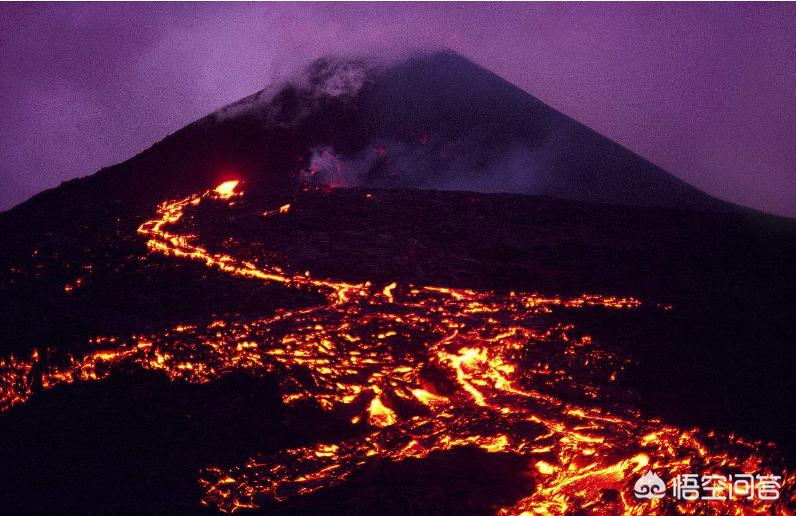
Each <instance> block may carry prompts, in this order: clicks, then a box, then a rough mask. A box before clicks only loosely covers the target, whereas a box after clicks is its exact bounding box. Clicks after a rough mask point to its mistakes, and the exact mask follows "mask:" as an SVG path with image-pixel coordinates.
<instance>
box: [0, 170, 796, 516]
mask: <svg viewBox="0 0 796 516" xmlns="http://www.w3.org/2000/svg"><path fill="white" fill-rule="evenodd" d="M239 186H240V185H239V183H238V182H236V181H228V182H225V183H223V184H222V185H220V186H219V187H218V188H216V189H215V190H211V191H208V192H206V193H204V194H201V195H198V194H197V195H192V196H190V197H187V198H185V199H180V200H176V201H169V202H165V203H163V204H161V205H160V206H159V208H158V216H157V218H155V219H152V220H149V221H147V222H145V223H143V224H142V225H141V226H140V228H139V229H138V232H139V234H141V235H143V236H144V237H146V238H147V245H148V247H149V249H150V250H151V251H152V252H154V253H160V254H163V255H166V256H175V257H180V258H189V259H192V260H197V261H199V262H201V263H204V264H205V265H206V266H207V267H211V268H216V269H219V270H221V271H223V272H225V273H227V274H231V275H235V276H241V277H244V278H250V279H252V280H255V281H266V282H278V283H280V284H283V285H285V286H286V287H289V288H302V289H311V290H313V291H315V292H317V293H318V294H320V295H321V296H322V298H323V299H324V302H322V303H320V304H318V305H316V306H312V307H309V308H306V309H302V310H295V311H287V310H284V311H280V312H278V313H277V314H276V315H274V316H271V317H267V318H261V319H254V320H249V321H246V322H241V321H237V320H235V321H233V320H229V321H225V320H219V321H215V322H213V323H211V324H209V325H207V326H206V327H204V328H197V327H195V326H178V327H176V328H173V329H170V330H167V331H163V332H159V333H156V334H153V335H146V336H133V337H130V338H128V339H119V340H113V341H111V340H102V339H101V340H100V343H101V344H104V345H105V347H106V348H107V349H105V350H103V351H97V352H93V353H89V354H87V355H85V356H83V357H81V358H79V359H72V360H71V362H70V363H69V365H68V366H64V367H61V368H60V369H55V368H52V367H50V368H48V369H47V370H46V371H43V372H39V373H35V372H34V371H36V370H38V369H40V368H39V367H36V364H37V363H38V361H39V357H38V354H34V355H33V356H32V357H31V358H30V360H17V359H14V358H13V357H12V358H11V359H10V360H7V361H4V362H2V366H1V367H2V376H1V377H0V381H1V382H2V383H0V387H2V390H1V391H0V393H1V394H2V399H1V400H0V401H1V402H2V405H0V406H2V407H3V408H7V407H9V406H11V405H13V404H16V403H22V402H24V401H25V400H26V399H28V398H29V397H30V396H31V395H32V393H33V389H32V388H31V386H32V385H33V383H35V382H34V378H33V377H34V375H35V374H39V375H40V378H39V380H40V383H41V385H42V386H43V387H44V388H49V387H51V386H53V385H56V384H59V383H64V382H72V381H76V380H92V379H98V378H102V377H104V376H106V375H107V374H109V373H108V372H107V371H109V370H110V368H109V367H108V365H112V364H116V365H126V366H129V367H142V368H146V369H158V370H161V371H163V372H164V373H165V374H167V375H168V376H169V377H170V378H171V379H173V380H182V381H188V382H209V381H213V380H214V379H216V378H219V377H220V376H222V375H224V374H227V373H229V372H231V371H235V370H241V369H245V370H251V371H253V372H254V371H264V372H273V373H274V375H275V376H276V378H277V380H278V382H279V385H280V389H281V393H282V398H283V402H284V403H286V404H294V403H296V402H297V401H299V400H309V401H314V402H316V403H317V404H318V405H319V406H320V407H321V408H322V409H324V410H327V411H330V412H333V413H334V414H337V415H339V416H340V417H345V418H348V419H350V421H351V425H352V433H351V435H352V436H355V437H351V438H350V439H347V440H343V441H340V442H333V443H328V442H327V443H317V444H315V445H314V446H309V447H301V448H293V449H285V450H282V451H280V452H279V453H276V454H272V455H263V456H255V457H252V458H250V459H249V460H248V461H246V462H244V463H242V464H239V465H237V466H232V467H226V466H225V467H221V466H213V465H210V466H208V467H206V468H204V469H203V470H202V471H201V472H200V480H199V482H200V484H201V487H202V489H203V491H204V496H203V498H202V500H201V502H202V503H203V504H205V505H209V506H212V507H216V508H218V509H219V510H221V511H225V512H232V511H236V510H238V509H242V508H250V507H256V506H257V505H258V500H263V499H267V498H271V499H273V500H276V501H283V500H286V499H289V498H291V497H295V496H301V495H303V494H307V493H311V492H314V491H317V490H319V489H323V488H325V487H329V486H331V485H334V484H336V483H339V482H341V481H343V480H345V479H346V478H348V477H349V476H351V474H352V473H354V472H355V471H357V470H358V469H360V468H362V467H363V466H364V465H365V464H367V463H369V462H371V461H374V460H379V459H381V460H385V459H386V460H393V461H399V460H405V459H418V458H423V457H425V456H427V455H428V454H429V453H431V452H435V451H444V450H450V449H452V448H456V447H462V446H471V447H479V448H481V449H483V450H485V451H486V452H495V453H497V452H500V453H510V454H515V455H518V456H520V457H523V458H524V459H525V460H527V464H528V473H529V485H528V494H527V496H526V497H524V498H522V499H520V500H518V501H517V502H516V503H515V504H514V505H512V506H510V507H503V508H499V509H498V512H499V513H502V514H519V513H527V514H565V513H570V512H575V511H578V510H580V511H586V512H597V513H611V514H639V515H641V514H649V513H652V512H670V511H671V512H695V511H701V512H703V513H705V514H725V513H732V514H747V513H758V514H759V513H768V512H772V511H773V512H778V513H785V512H787V510H788V509H787V505H788V504H793V503H794V501H796V494H795V493H796V492H795V491H794V477H793V475H791V474H789V473H785V476H784V478H783V480H782V490H781V492H782V496H781V498H780V500H779V501H776V502H773V503H772V502H769V501H763V500H758V499H755V500H746V499H744V500H731V501H693V502H680V503H679V504H677V503H675V502H674V501H673V500H672V499H671V497H667V498H664V499H656V500H650V501H644V502H642V501H637V500H635V499H634V498H633V484H634V482H635V480H636V479H637V478H639V477H640V476H641V475H642V474H644V473H646V472H649V471H654V472H656V473H658V474H660V475H661V476H662V477H663V478H664V479H665V480H666V481H667V482H668V484H669V487H671V483H672V481H673V479H674V477H675V475H678V474H681V473H720V474H729V473H736V472H744V473H754V474H757V473H760V474H770V473H774V474H782V473H783V472H776V471H771V469H770V466H769V465H768V462H767V461H768V458H769V457H768V451H767V450H766V449H765V447H764V446H762V445H761V444H760V443H750V442H747V441H744V440H742V439H740V438H736V437H732V436H729V437H719V436H716V435H714V434H713V433H705V432H701V431H699V430H697V429H691V430H684V429H680V428H677V427H674V426H671V425H667V424H665V423H663V422H661V421H659V420H655V419H644V418H642V417H641V416H640V414H639V413H638V412H635V411H633V410H632V409H631V408H623V409H622V408H619V409H617V408H613V409H611V410H610V411H609V410H606V409H604V408H602V406H605V405H606V404H605V403H601V402H600V400H604V399H607V398H611V399H613V398H612V397H614V394H612V393H613V392H614V391H612V390H611V388H610V387H609V386H610V385H611V383H612V382H613V381H614V380H615V379H616V375H617V374H618V373H621V371H622V370H623V368H625V367H626V366H627V365H628V361H627V360H626V359H624V358H623V357H621V356H619V355H617V354H616V353H612V352H609V351H608V350H606V349H603V348H601V347H599V346H597V345H596V344H595V343H593V342H592V340H591V339H590V338H589V337H586V336H580V337H576V336H575V332H574V331H573V328H572V326H571V325H565V324H562V323H560V322H557V321H556V315H557V314H559V313H560V311H561V310H565V309H566V310H578V309H581V308H583V307H585V306H590V307H597V308H600V309H605V310H620V311H622V310H633V309H635V308H636V307H637V306H639V304H640V303H639V302H638V301H637V300H635V299H623V298H614V297H604V296H599V295H583V296H580V297H576V298H568V299H567V298H560V297H542V296H539V295H536V294H522V293H512V294H509V295H497V294H495V293H492V292H478V291H472V290H465V289H450V288H439V287H430V286H425V287H422V286H421V287H414V286H402V285H397V284H395V283H392V284H390V285H387V286H385V287H383V288H382V289H376V288H374V287H373V286H372V285H371V284H370V283H362V284H349V283H345V282H338V281H333V280H327V279H317V278H314V277H312V276H311V275H309V274H307V273H305V274H290V273H287V272H285V271H284V270H283V269H282V268H280V267H278V266H276V265H268V264H266V265H260V264H256V263H253V262H252V261H244V260H239V259H237V258H235V257H234V256H232V255H228V254H223V253H219V252H211V251H210V250H208V249H206V248H205V247H202V246H201V245H200V244H199V243H198V241H197V240H198V238H197V237H196V236H195V235H191V234H184V233H180V232H179V229H178V228H179V225H180V224H181V223H182V222H183V221H184V220H185V219H186V218H190V216H191V213H192V212H193V210H198V209H200V206H201V205H202V204H203V203H213V204H216V205H218V204H219V203H221V204H223V203H227V204H230V205H232V204H234V203H235V202H236V201H237V200H238V198H239V197H241V196H242V193H241V192H240V191H239V189H238V187H239ZM308 195H310V194H308ZM294 209H295V207H294V206H292V205H284V206H282V207H281V208H279V209H276V210H266V211H264V212H262V215H263V216H265V217H279V216H289V213H291V212H292V210H294ZM297 371H304V372H305V373H306V374H294V373H295V372H297ZM564 395H565V396H564ZM573 399H576V400H580V401H578V403H575V402H573V401H571V400H573ZM616 400H618V401H624V402H625V403H624V404H625V405H627V403H626V399H623V398H621V397H619V398H616ZM616 400H614V401H616ZM613 405H617V404H616V403H614V404H613ZM363 425H365V427H366V428H367V429H368V430H367V431H366V432H364V434H363V432H362V431H361V429H362V428H363ZM355 429H359V430H356V431H355ZM682 504H684V505H682Z"/></svg>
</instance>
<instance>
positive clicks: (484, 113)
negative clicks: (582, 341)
mask: <svg viewBox="0 0 796 516" xmlns="http://www.w3.org/2000/svg"><path fill="white" fill-rule="evenodd" d="M324 154H326V155H327V156H329V158H330V160H331V161H332V163H329V162H328V161H329V160H326V162H324V159H320V160H315V164H316V167H315V168H316V169H320V170H317V171H318V172H319V180H320V181H329V182H333V183H335V184H342V185H348V186H389V187H408V188H427V189H445V190H468V191H480V192H510V193H525V194H532V195H551V196H556V197H561V198H566V199H573V200H584V201H591V202H601V203H611V204H625V205H637V206H658V207H670V208H684V209H696V210H728V209H732V208H733V206H732V205H730V204H729V203H726V202H724V201H720V200H718V199H715V198H713V197H710V196H709V195H707V194H705V193H703V192H700V191H699V190H697V189H696V188H694V187H692V186H690V185H688V184H687V183H685V182H684V181H681V180H679V179H677V178H675V177H674V176H672V175H671V174H668V173H667V172H665V171H663V170H661V169H660V168H659V167H656V166H655V165H653V164H651V163H650V162H648V161H646V160H645V159H643V158H641V157H639V156H637V155H635V154H633V153H632V152H630V151H629V150H627V149H625V148H624V147H622V146H620V145H618V144H616V143H614V142H612V141H610V140H609V139H607V138H605V137H603V136H601V135H599V134H598V133H596V132H594V131H592V130H591V129H589V128H587V127H586V126H584V125H582V124H580V123H578V122H576V121H574V120H572V119H571V118H569V117H567V116H565V115H563V114H561V113H559V112H557V111H555V110H554V109H552V108H550V107H549V106H547V105H545V104H544V103H542V102H541V101H539V100H538V99H536V98H534V97H533V96H531V95H530V94H528V93H526V92H524V91H522V90H521V89H519V88H517V87H516V86H514V85H512V84H510V83H509V82H507V81H505V80H504V79H502V78H500V77H499V76H497V75H495V74H494V73H492V72H490V71H488V70H486V69H484V68H482V67H480V66H478V65H475V64H473V63H472V62H470V61H468V60H467V59H465V58H463V57H461V56H459V55H456V54H453V53H449V52H440V53H435V54H430V55H422V56H417V57H413V58H409V59H407V60H406V61H404V62H401V63H399V64H394V65H390V66H383V65H373V64H370V63H368V62H367V61H356V60H345V59H333V58H327V59H321V60H318V61H316V62H314V63H313V64H312V65H311V66H310V67H308V69H307V70H306V71H305V74H304V75H303V76H300V77H299V78H297V79H295V80H293V81H288V82H287V83H286V84H284V85H282V86H280V87H272V88H270V89H269V90H264V91H261V92H259V93H257V94H255V95H253V96H251V97H249V98H247V99H244V100H242V101H240V102H238V103H235V104H233V105H231V106H227V107H226V108H223V109H221V110H219V111H218V112H216V113H214V114H212V115H210V116H208V117H206V118H204V119H202V120H199V121H197V122H195V123H193V124H191V125H189V126H187V127H185V128H184V129H182V130H180V131H178V132H176V133H175V134H173V135H171V136H169V137H167V138H165V139H164V140H163V141H161V142H159V143H157V144H155V145H154V146H152V147H151V148H150V149H147V150H146V151H144V152H142V153H141V154H139V155H138V156H136V157H134V158H132V159H130V160H128V161H126V162H124V163H121V164H119V165H116V166H113V167H109V168H107V169H103V170H101V171H100V172H99V173H97V174H95V175H94V176H91V177H89V178H83V179H78V180H74V181H70V182H67V183H65V184H64V185H62V186H61V187H59V188H58V189H55V190H51V191H47V192H44V193H42V194H39V195H37V196H35V197H34V198H33V199H31V200H30V201H29V203H33V204H35V203H37V202H39V201H40V200H42V199H46V200H47V202H49V203H52V202H55V203H60V202H66V203H69V204H75V203H76V202H77V203H79V202H80V200H81V199H86V200H87V201H88V200H94V199H96V197H98V196H102V197H103V198H105V199H108V200H111V199H115V200H127V199H131V200H133V201H140V200H143V199H146V200H155V199H162V198H164V197H169V196H175V195H179V194H183V193H186V192H189V191H196V190H200V189H203V188H207V187H209V186H210V185H211V184H215V183H217V182H218V180H219V178H220V177H221V176H223V174H224V172H231V173H234V174H235V175H236V176H243V177H258V178H260V179H262V178H264V177H265V178H268V179H269V180H273V181H283V180H285V179H287V178H290V177H295V176H297V175H298V174H299V173H300V172H301V171H302V170H304V171H307V170H308V169H309V168H310V167H311V165H312V164H313V158H314V157H317V156H319V155H320V156H321V158H323V155H324ZM61 199H68V200H67V201H62V200H61ZM20 209H24V207H21V208H20Z"/></svg>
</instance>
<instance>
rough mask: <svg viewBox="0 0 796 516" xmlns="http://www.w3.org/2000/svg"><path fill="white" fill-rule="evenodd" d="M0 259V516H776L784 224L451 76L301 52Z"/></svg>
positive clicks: (782, 506)
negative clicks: (753, 483) (726, 488)
mask: <svg viewBox="0 0 796 516" xmlns="http://www.w3.org/2000/svg"><path fill="white" fill-rule="evenodd" d="M0 242H1V243H2V247H3V249H4V251H5V252H4V253H3V256H2V257H1V258H0V302H1V303H2V306H0V308H1V309H0V321H1V322H2V326H3V329H4V332H3V336H2V337H1V338H0V435H2V437H3V442H4V443H14V444H13V446H11V445H7V446H5V447H3V448H2V451H0V462H2V464H3V465H4V466H5V467H4V468H3V469H2V473H0V475H1V476H2V482H3V485H4V486H5V489H4V490H3V492H2V494H0V498H1V499H2V504H3V507H4V508H7V510H9V511H11V512H14V513H41V512H50V513H73V512H78V511H79V512H84V513H85V512H88V513H95V512H97V513H128V512H135V513H142V512H144V513H146V512H156V513H163V512H181V513H207V514H211V513H217V512H237V511H241V512H262V513H275V514H287V513H289V514H316V513H317V514H321V513H322V514H329V513H344V514H349V513H350V514H371V513H384V512H387V513H395V514H406V513H424V514H447V513H451V512H463V513H475V514H495V513H500V514H521V513H534V512H536V513H547V514H569V513H573V512H577V513H601V514H615V513H616V514H648V513H653V512H660V513H665V512H668V511H675V510H680V509H681V507H680V506H679V505H678V504H679V503H689V504H691V506H690V509H693V510H701V511H703V512H706V513H716V514H722V513H730V512H733V513H743V512H753V511H754V512H765V511H768V512H772V513H787V511H793V510H794V509H796V507H795V506H796V488H795V487H794V482H796V480H795V479H796V477H794V476H793V474H792V473H791V470H792V468H793V466H794V464H796V449H795V448H794V445H793V441H792V436H793V433H794V431H795V430H796V426H794V420H793V416H792V414H793V413H794V409H796V407H794V400H793V394H792V393H793V392H794V391H796V380H794V378H796V374H794V373H796V371H794V369H795V368H796V366H795V365H794V364H796V352H794V349H793V346H792V343H793V342H794V332H793V328H792V324H790V321H789V316H790V315H791V314H792V313H793V309H794V307H796V295H795V294H794V289H793V285H794V284H796V268H795V267H794V263H796V261H794V260H793V249H795V248H796V224H794V222H793V221H792V220H788V219H782V218H777V217H773V216H768V215H765V214H761V213H757V212H753V211H752V210H747V209H744V208H740V207H737V206H733V205H731V204H729V203H726V202H724V201H721V200H718V199H715V198H713V197H710V196H709V195H707V194H705V193H703V192H700V191H698V190H697V189H695V188H693V187H691V186H690V185H688V184H686V183H684V182H683V181H680V180H679V179H677V178H675V177H674V176H672V175H670V174H668V173H666V172H665V171H663V170H661V169H660V168H658V167H656V166H654V165H653V164H651V163H649V162H647V161H646V160H644V159H643V158H641V157H639V156H636V155H635V154H633V153H632V152H630V151H629V150H627V149H624V148H623V147H621V146H619V145H618V144H616V143H614V142H612V141H610V140H608V139H607V138H605V137H603V136H601V135H599V134H597V133H595V132H594V131H592V130H590V129H588V128H586V127H585V126H583V125H581V124H579V123H578V122H576V121H574V120H572V119H570V118H568V117H567V116H565V115H563V114H561V113H558V112H556V111H555V110H553V109H551V108H550V107H548V106H546V105H545V104H543V103H542V102H540V101H539V100H537V99H535V98H534V97H532V96H530V95H529V94H527V93H525V92H523V91H522V90H520V89H518V88H516V87H515V86H513V85H511V84H510V83H508V82H506V81H505V80H503V79H501V78H500V77H498V76H496V75H494V74H493V73H491V72H489V71H487V70H485V69H483V68H481V67H479V66H477V65H475V64H473V63H471V62H469V61H468V60H466V59H465V58H463V57H461V56H458V55H455V54H452V53H449V52H442V53H435V54H430V55H418V56H414V57H411V58H408V59H405V60H401V61H396V62H392V63H389V64H384V63H378V62H376V61H374V60H369V59H338V58H325V59H321V60H318V61H316V62H314V63H312V64H311V65H310V66H309V67H308V68H307V69H306V70H305V72H303V73H301V74H298V75H296V76H295V77H293V78H291V79H289V80H288V81H286V82H285V83H283V84H279V85H275V86H272V87H270V88H267V89H265V90H263V91H261V92H258V93H256V94H254V95H252V96H250V97H248V98H246V99H243V100H241V101H239V102H237V103H235V104H232V105H230V106H227V107H225V108H222V109H220V110H219V111H217V112H215V113H212V114H210V115H208V116H207V117H205V118H203V119H201V120H198V121H196V122H194V123H193V124H191V125H189V126H187V127H186V128H184V129H182V130H180V131H178V132H177V133H175V134H173V135H171V136H169V137H168V138H166V139H164V140H163V141H161V142H159V143H157V144H156V145H154V146H153V147H151V148H150V149H148V150H146V151H144V152H142V153H141V154H139V155H138V156H135V157H133V158H132V159H130V160H128V161H126V162H124V163H121V164H119V165H116V166H114V167H110V168H107V169H103V170H101V171H99V172H98V173H96V174H94V175H92V176H89V177H86V178H81V179H77V180H74V181H70V182H68V183H65V184H63V185H61V186H60V187H58V188H55V189H53V190H49V191H46V192H43V193H41V194H39V195H37V196H35V197H34V198H32V199H30V200H29V201H27V202H26V203H23V204H21V205H19V206H17V207H16V208H14V209H12V210H10V211H8V212H6V213H3V214H1V215H0ZM707 473H711V474H718V475H725V476H727V477H729V476H730V475H739V474H741V475H745V474H749V475H752V478H757V479H758V480H759V479H760V478H762V479H765V480H766V481H768V482H769V483H770V482H773V483H775V484H776V486H777V489H778V496H777V498H776V499H772V498H759V497H757V498H756V497H753V496H752V497H747V496H743V497H737V496H736V497H734V498H733V497H726V498H725V499H723V500H718V501H715V500H714V501H703V500H699V501H690V502H683V501H682V500H677V499H675V498H673V497H672V496H670V495H669V494H668V490H671V488H672V486H673V485H674V483H675V481H676V480H675V479H676V477H677V476H678V475H684V474H707ZM653 477H654V478H657V479H658V480H657V481H656V489H655V491H654V493H652V491H650V493H647V494H655V495H656V496H655V497H648V498H645V499H638V498H636V497H634V494H633V493H634V486H636V484H637V482H638V481H639V479H642V478H647V479H651V478H653ZM660 483H664V484H665V485H666V487H667V489H666V490H664V492H663V493H661V491H660V489H659V487H660V486H659V484H660ZM769 485H771V484H769ZM658 495H662V497H658Z"/></svg>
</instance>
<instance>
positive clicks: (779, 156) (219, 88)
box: [0, 3, 796, 216]
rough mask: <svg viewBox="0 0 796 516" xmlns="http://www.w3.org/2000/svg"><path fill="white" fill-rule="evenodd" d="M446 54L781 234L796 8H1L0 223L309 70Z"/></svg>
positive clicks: (791, 128) (795, 150) (791, 204)
mask: <svg viewBox="0 0 796 516" xmlns="http://www.w3.org/2000/svg"><path fill="white" fill-rule="evenodd" d="M444 47H447V48H450V49H453V50H455V51H457V52H460V53H461V54H463V55H465V56H467V57H469V58H470V59H472V60H473V61H475V62H477V63H479V64H481V65H483V66H485V67H486V68H489V69H491V70H492V71H494V72H496V73H498V74H499V75H501V76H503V77H505V78H506V79H508V80H509V81H511V82H513V83H515V84H517V85H518V86H520V87H522V88H523V89H525V90H526V91H528V92H530V93H531V94H533V95H535V96H536V97H538V98H539V99H541V100H542V101H544V102H546V103H548V104H550V105H551V106H553V107H554V108H556V109H558V110H560V111H562V112H564V113H566V114H568V115H570V116H571V117H573V118H575V119H577V120H579V121H581V122H583V123H585V124H586V125H588V126H590V127H592V128H593V129H595V130H597V131H598V132H600V133H602V134H604V135H606V136H608V137H610V138H612V139H614V140H616V141H618V142H619V143H621V144H623V145H625V146H627V147H628V148H630V149H631V150H633V151H635V152H637V153H638V154H641V155H642V156H644V157H646V158H648V159H649V160H651V161H653V162H654V163H656V164H658V165H660V166H662V167H663V168H664V169H666V170H668V171H669V172H671V173H673V174H675V175H677V176H679V177H681V178H682V179H685V180H686V181H688V182H690V183H692V184H693V185H695V186H697V187H698V188H700V189H703V190H705V191H706V192H708V193H710V194H713V195H715V196H717V197H720V198H723V199H726V200H729V201H732V202H736V203H739V204H743V205H746V206H751V207H754V208H758V209H761V210H764V211H767V212H771V213H778V214H782V215H789V216H796V170H795V168H794V164H796V144H794V140H795V139H796V138H794V136H796V107H795V106H796V4H784V3H780V4H737V3H736V4H718V3H711V4H640V3H634V4H494V5H486V4H451V3H436V4H411V5H410V4H384V3H382V4H361V3H360V4H329V3H325V4H322V5H318V4H315V5H313V4H307V3H303V4H256V5H246V4H201V5H200V4H135V5H134V4H124V5H119V4H113V5H112V4H57V5H56V4H35V5H34V4H27V5H22V4H2V5H0V113H2V116H0V181H2V184H3V187H2V189H1V190H0V209H7V208H10V207H11V206H13V205H15V204H17V203H19V202H21V201H23V200H24V199H26V198H28V197H30V196H31V195H33V194H34V193H36V192H38V191H40V190H42V189H44V188H49V187H52V186H56V185H58V184H59V183H60V182H61V181H64V180H67V179H70V178H73V177H77V176H83V175H88V174H92V173H94V172H95V171H97V170H98V169H99V168H100V167H102V166H106V165H111V164H113V163H116V162H119V161H123V160H125V159H127V158H129V157H132V156H133V155H134V154H136V153H138V152H140V151H141V150H143V149H145V148H146V147H148V146H149V145H151V144H152V143H154V142H156V141H158V140H160V139H162V138H163V137H164V136H166V135H167V134H169V133H172V132H174V131H176V130H177V129H179V128H181V127H182V126H184V125H186V124H188V123H190V122H191V121H193V120H195V119H197V118H200V117H202V116H203V115H205V114H207V113H209V112H211V111H213V110H215V109H217V108H219V107H221V106H222V105H224V104H227V103H230V102H233V101H235V100H237V99H239V98H240V97H243V96H246V95H248V94H250V93H252V92H254V91H257V90H259V89H261V88H262V87H263V86H265V85H266V84H268V83H269V82H271V81H273V80H279V79H280V78H282V77H285V76H287V75H288V74H290V73H292V72H293V71H294V70H296V69H298V68H300V67H301V66H303V65H304V64H306V63H307V62H309V60H311V59H312V58H315V57H318V56H320V55H323V54H338V53H342V54H352V53H354V54H371V53H377V54H385V55H395V54H398V55H400V54H402V53H403V52H404V51H406V50H407V49H417V48H419V49H439V48H444Z"/></svg>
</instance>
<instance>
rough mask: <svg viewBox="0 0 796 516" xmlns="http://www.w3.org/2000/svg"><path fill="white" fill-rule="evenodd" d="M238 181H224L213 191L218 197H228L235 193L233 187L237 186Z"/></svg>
mask: <svg viewBox="0 0 796 516" xmlns="http://www.w3.org/2000/svg"><path fill="white" fill-rule="evenodd" d="M238 183H239V181H236V180H232V181H224V182H223V183H221V184H220V185H218V186H217V187H216V188H215V190H214V192H216V194H218V197H219V198H220V199H230V198H231V197H232V196H233V195H235V188H237V186H238Z"/></svg>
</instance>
